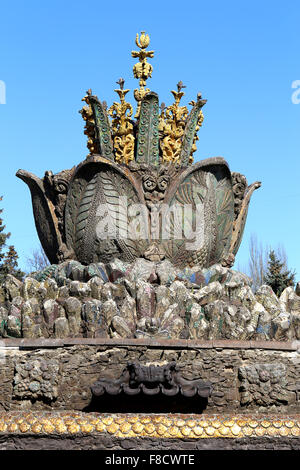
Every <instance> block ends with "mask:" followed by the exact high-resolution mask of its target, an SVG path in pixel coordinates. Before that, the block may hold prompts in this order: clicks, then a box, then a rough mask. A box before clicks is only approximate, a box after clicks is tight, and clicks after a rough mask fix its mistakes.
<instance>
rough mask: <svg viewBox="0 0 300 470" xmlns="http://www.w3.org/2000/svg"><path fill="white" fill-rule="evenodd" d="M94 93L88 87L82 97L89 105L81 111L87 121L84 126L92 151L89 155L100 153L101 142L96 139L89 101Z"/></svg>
mask: <svg viewBox="0 0 300 470" xmlns="http://www.w3.org/2000/svg"><path fill="white" fill-rule="evenodd" d="M91 95H92V90H91V89H88V90H87V92H86V95H85V96H84V97H83V98H82V100H81V101H85V102H86V104H87V105H85V106H83V107H82V109H81V110H80V111H79V113H80V114H81V116H82V119H83V120H84V121H85V127H84V134H85V135H86V136H87V138H88V141H87V144H86V146H87V148H88V149H89V151H90V153H89V154H88V155H87V157H89V156H91V155H93V154H96V153H99V144H98V142H97V139H96V131H95V120H94V116H93V110H92V106H91V104H90V101H89V97H90V96H91Z"/></svg>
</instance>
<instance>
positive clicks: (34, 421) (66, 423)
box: [0, 411, 300, 439]
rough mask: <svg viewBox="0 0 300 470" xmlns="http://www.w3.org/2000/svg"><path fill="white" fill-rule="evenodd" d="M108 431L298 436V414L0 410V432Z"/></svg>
mask: <svg viewBox="0 0 300 470" xmlns="http://www.w3.org/2000/svg"><path fill="white" fill-rule="evenodd" d="M92 433H97V434H98V433H101V434H109V435H112V436H115V437H127V438H128V437H135V438H136V437H153V438H177V439H178V438H187V437H188V438H195V439H210V438H246V437H253V438H259V437H262V436H266V437H299V436H300V415H294V416H292V417H287V416H280V417H278V416H267V415H265V416H262V415H261V416H257V415H255V417H253V416H249V415H236V416H230V415H227V416H226V415H225V416H224V415H223V416H221V415H178V414H172V415H168V414H165V415H163V414H160V415H158V414H157V415H142V414H100V413H82V412H63V411H60V412H57V411H53V412H6V413H0V434H2V435H3V434H6V435H8V434H10V435H11V434H14V435H16V434H23V435H24V434H31V435H32V434H36V435H37V434H39V435H54V434H59V435H62V434H63V435H74V434H92Z"/></svg>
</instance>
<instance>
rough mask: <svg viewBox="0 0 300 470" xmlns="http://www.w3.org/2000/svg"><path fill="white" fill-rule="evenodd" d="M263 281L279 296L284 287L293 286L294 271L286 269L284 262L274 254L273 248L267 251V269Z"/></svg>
mask: <svg viewBox="0 0 300 470" xmlns="http://www.w3.org/2000/svg"><path fill="white" fill-rule="evenodd" d="M264 282H265V283H266V284H268V285H269V286H270V287H272V289H273V291H274V292H275V294H276V295H277V296H278V297H279V296H280V295H281V293H282V292H283V291H284V289H285V288H286V287H289V286H294V283H295V272H291V271H290V270H288V269H287V267H286V264H285V263H284V262H282V261H281V260H280V259H279V258H277V256H276V255H275V252H274V250H271V251H270V252H269V259H268V269H267V272H266V275H265V279H264Z"/></svg>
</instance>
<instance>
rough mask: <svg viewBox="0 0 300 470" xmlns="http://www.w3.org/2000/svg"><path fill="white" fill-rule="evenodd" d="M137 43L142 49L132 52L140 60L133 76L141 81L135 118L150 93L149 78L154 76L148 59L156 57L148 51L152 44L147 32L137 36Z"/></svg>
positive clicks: (135, 93)
mask: <svg viewBox="0 0 300 470" xmlns="http://www.w3.org/2000/svg"><path fill="white" fill-rule="evenodd" d="M135 43H136V45H137V47H139V48H140V51H132V52H131V55H132V57H134V58H138V59H139V62H138V63H137V64H135V65H134V66H133V75H134V77H135V78H138V79H139V86H140V88H137V89H135V90H134V97H135V99H136V101H137V103H138V106H137V111H136V114H135V117H136V118H137V117H139V114H140V108H141V101H142V99H143V98H144V96H145V95H146V93H149V91H150V90H149V88H145V87H146V81H147V79H148V78H151V76H152V70H153V67H152V65H151V64H149V63H148V62H147V59H148V58H153V57H154V51H146V49H147V47H148V46H149V44H150V38H149V35H148V34H146V33H145V31H142V32H141V35H140V37H139V35H138V34H137V35H136V39H135Z"/></svg>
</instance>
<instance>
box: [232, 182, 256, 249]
mask: <svg viewBox="0 0 300 470" xmlns="http://www.w3.org/2000/svg"><path fill="white" fill-rule="evenodd" d="M260 186H261V183H260V181H256V182H255V183H252V184H251V185H250V186H248V188H247V189H246V191H245V195H244V199H243V202H242V206H241V210H240V213H239V215H238V217H237V219H236V220H235V222H234V225H233V235H232V240H231V244H230V252H231V253H233V254H234V255H236V253H237V252H238V249H239V247H240V244H241V241H242V236H243V233H244V228H245V223H246V219H247V214H248V207H249V203H250V199H251V196H252V194H253V192H254V191H255V190H256V189H258V188H260Z"/></svg>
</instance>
